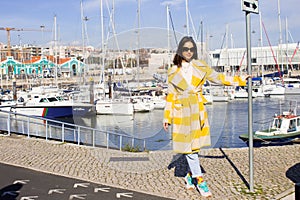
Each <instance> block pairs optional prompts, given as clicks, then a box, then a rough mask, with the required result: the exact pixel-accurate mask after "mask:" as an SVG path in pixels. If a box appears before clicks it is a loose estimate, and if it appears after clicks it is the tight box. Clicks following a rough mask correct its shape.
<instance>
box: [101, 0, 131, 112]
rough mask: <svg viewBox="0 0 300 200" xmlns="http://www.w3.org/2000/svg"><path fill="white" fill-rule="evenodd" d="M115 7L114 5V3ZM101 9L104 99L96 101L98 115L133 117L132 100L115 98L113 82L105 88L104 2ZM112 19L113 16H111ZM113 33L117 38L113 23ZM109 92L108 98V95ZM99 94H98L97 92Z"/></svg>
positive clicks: (102, 88)
mask: <svg viewBox="0 0 300 200" xmlns="http://www.w3.org/2000/svg"><path fill="white" fill-rule="evenodd" d="M113 5H114V3H113ZM100 7H101V30H102V34H101V35H102V59H101V62H102V83H101V86H102V87H100V90H102V97H100V98H98V99H96V101H95V104H96V113H97V114H99V115H100V114H103V115H133V113H134V107H133V103H132V102H131V101H130V100H128V99H127V100H125V99H122V98H119V99H117V98H114V89H113V87H112V84H111V80H110V81H109V84H108V90H107V88H106V87H105V86H106V84H105V77H104V64H105V63H104V60H105V59H104V56H105V53H104V52H105V51H106V50H105V46H104V23H103V1H102V0H101V1H100ZM110 18H112V17H111V15H110ZM112 27H113V32H114V36H115V29H114V24H113V23H112ZM107 91H108V96H107V95H106V94H107ZM96 93H97V92H96Z"/></svg>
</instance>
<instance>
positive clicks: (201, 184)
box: [196, 176, 212, 197]
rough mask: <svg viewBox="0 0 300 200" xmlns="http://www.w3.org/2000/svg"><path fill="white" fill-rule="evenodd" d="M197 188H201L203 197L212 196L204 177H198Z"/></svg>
mask: <svg viewBox="0 0 300 200" xmlns="http://www.w3.org/2000/svg"><path fill="white" fill-rule="evenodd" d="M196 179H197V189H198V190H199V192H200V194H201V196H203V197H211V196H212V194H211V192H210V191H209V189H208V186H207V183H206V181H204V180H203V177H202V176H200V177H197V178H196Z"/></svg>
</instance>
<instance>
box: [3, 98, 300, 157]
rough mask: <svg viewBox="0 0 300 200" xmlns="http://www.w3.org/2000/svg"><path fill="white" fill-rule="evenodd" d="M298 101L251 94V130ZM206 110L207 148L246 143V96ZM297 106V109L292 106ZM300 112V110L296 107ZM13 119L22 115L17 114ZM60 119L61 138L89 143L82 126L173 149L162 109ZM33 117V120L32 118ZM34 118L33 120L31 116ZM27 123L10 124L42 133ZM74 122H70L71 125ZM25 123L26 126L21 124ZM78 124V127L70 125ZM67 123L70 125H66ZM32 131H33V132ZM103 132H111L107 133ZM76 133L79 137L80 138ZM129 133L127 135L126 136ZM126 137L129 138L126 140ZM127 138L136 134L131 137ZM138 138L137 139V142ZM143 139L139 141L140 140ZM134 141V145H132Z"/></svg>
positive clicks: (113, 141)
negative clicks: (207, 118)
mask: <svg viewBox="0 0 300 200" xmlns="http://www.w3.org/2000/svg"><path fill="white" fill-rule="evenodd" d="M299 101H300V96H299V95H294V96H292V95H286V96H277V97H264V98H254V99H253V100H252V104H253V105H252V108H253V109H252V118H253V120H252V121H253V123H252V130H253V131H256V130H260V129H266V128H268V127H269V126H270V124H271V121H272V118H273V116H274V115H275V114H280V113H282V112H284V111H291V110H292V111H294V112H296V111H297V107H298V106H297V102H299ZM206 109H207V112H208V117H209V123H210V129H211V141H212V145H211V146H210V147H208V148H240V147H247V143H245V142H244V141H243V140H241V139H240V138H239V135H241V134H245V133H248V127H249V126H248V113H249V112H248V99H235V100H231V101H229V102H213V104H211V105H206ZM295 109H296V110H295ZM299 112H300V111H299ZM0 119H1V120H0V124H2V126H3V127H5V126H6V124H7V117H1V118H0ZM16 119H21V117H17V118H16ZM59 120H60V121H64V122H68V123H69V125H68V126H67V127H66V129H65V131H64V134H63V135H64V139H65V140H66V141H73V142H76V143H77V142H80V143H87V144H88V143H89V144H92V140H93V137H92V135H91V134H92V132H91V131H84V127H86V128H92V129H94V130H97V131H96V132H95V142H96V143H95V144H96V145H99V146H105V144H108V143H107V142H108V141H109V146H111V147H113V148H119V147H120V142H121V141H120V137H119V136H117V135H116V134H114V133H117V134H119V135H123V136H124V137H123V139H124V140H122V139H121V140H122V141H123V143H122V144H123V145H126V144H128V145H132V146H134V147H136V145H138V146H139V147H140V150H141V149H143V148H144V147H145V148H146V150H150V151H155V150H171V149H172V139H171V138H172V134H171V129H172V127H171V128H170V130H169V132H166V131H164V129H163V127H162V121H163V110H153V111H151V112H146V113H135V114H134V115H133V116H126V115H123V116H122V115H90V116H85V117H82V116H73V117H72V118H63V119H59ZM31 121H32V120H31ZM33 121H34V120H33ZM33 121H32V123H31V124H29V123H28V128H26V124H27V121H23V122H21V121H19V122H17V120H13V121H12V122H11V123H10V124H11V126H12V129H13V130H15V131H16V132H23V133H27V132H28V130H30V133H33V132H34V133H33V135H36V136H40V137H44V136H45V134H46V133H45V123H39V125H37V123H33ZM72 124H73V125H72ZM24 125H25V127H24ZM50 125H51V127H52V129H51V131H49V134H50V135H49V137H50V138H53V139H54V138H56V139H59V138H62V137H63V136H62V133H61V132H62V130H61V127H60V128H59V127H58V128H53V127H55V126H56V124H55V123H54V124H51V123H50ZM71 125H72V126H74V125H79V126H80V127H82V128H80V130H81V131H80V132H81V133H79V132H78V131H79V129H77V128H73V127H72V126H71ZM68 127H69V128H68ZM32 131H33V132H32ZM106 133H112V134H111V135H114V136H111V137H108V135H106ZM79 135H80V136H81V138H80V139H79V138H78V137H79ZM127 136H128V137H127ZM125 138H128V139H129V140H125ZM130 138H135V139H134V140H132V141H131V140H130ZM137 142H138V143H137ZM141 142H142V143H141ZM133 143H134V145H133ZM282 144H284V145H285V144H288V142H286V141H284V142H282V143H279V142H272V143H267V142H265V143H264V144H263V145H282Z"/></svg>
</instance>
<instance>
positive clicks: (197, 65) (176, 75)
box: [168, 60, 207, 90]
mask: <svg viewBox="0 0 300 200" xmlns="http://www.w3.org/2000/svg"><path fill="white" fill-rule="evenodd" d="M191 64H192V71H191V72H190V73H192V86H194V87H198V86H199V85H200V84H201V85H202V84H204V83H205V81H206V79H205V75H206V73H205V71H204V70H201V68H203V67H207V65H205V64H204V63H202V62H201V61H199V60H192V61H191ZM168 79H169V82H170V83H172V84H173V85H175V86H177V87H178V88H180V89H181V90H186V89H187V88H188V83H187V82H186V80H185V79H184V78H183V76H182V74H181V72H180V69H179V68H178V67H177V66H176V65H174V66H173V67H171V68H170V69H169V71H168Z"/></svg>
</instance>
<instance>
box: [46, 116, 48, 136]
mask: <svg viewBox="0 0 300 200" xmlns="http://www.w3.org/2000/svg"><path fill="white" fill-rule="evenodd" d="M46 140H48V120H46Z"/></svg>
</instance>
